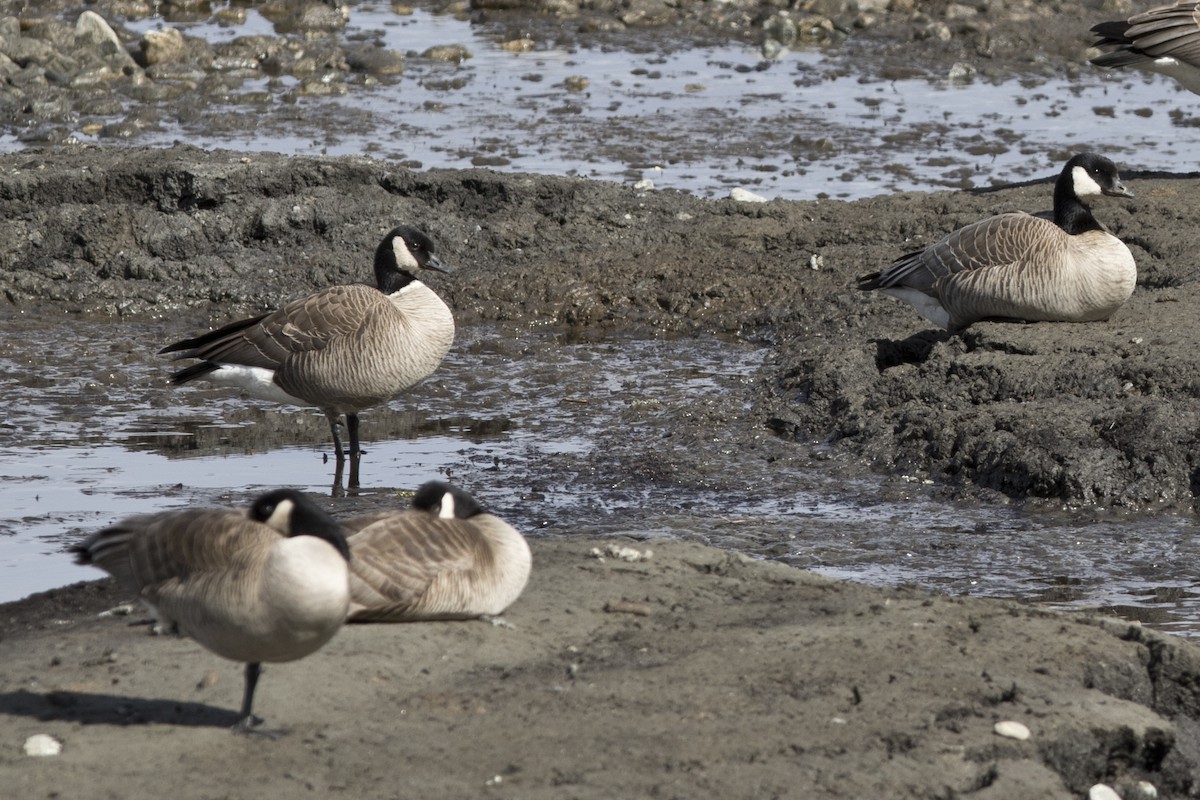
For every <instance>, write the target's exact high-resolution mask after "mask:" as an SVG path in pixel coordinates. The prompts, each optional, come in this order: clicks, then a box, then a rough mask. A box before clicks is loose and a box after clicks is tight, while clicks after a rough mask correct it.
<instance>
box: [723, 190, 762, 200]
mask: <svg viewBox="0 0 1200 800" xmlns="http://www.w3.org/2000/svg"><path fill="white" fill-rule="evenodd" d="M729 199H730V200H736V201H737V202H739V203H767V202H770V201H769V200H767V198H765V197H763V196H762V195H761V194H755V193H754V192H748V191H746V190H745V189H730V190H729Z"/></svg>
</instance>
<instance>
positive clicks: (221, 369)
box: [159, 227, 454, 491]
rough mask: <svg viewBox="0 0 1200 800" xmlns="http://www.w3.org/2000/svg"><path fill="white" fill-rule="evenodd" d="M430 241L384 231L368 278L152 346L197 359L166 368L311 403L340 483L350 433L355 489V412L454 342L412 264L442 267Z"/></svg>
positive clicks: (406, 231)
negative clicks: (325, 428)
mask: <svg viewBox="0 0 1200 800" xmlns="http://www.w3.org/2000/svg"><path fill="white" fill-rule="evenodd" d="M433 251H434V246H433V242H432V241H430V239H429V237H427V236H426V235H425V234H423V233H421V232H420V231H418V230H415V229H413V228H406V227H399V228H395V229H394V230H392V231H391V232H390V233H388V235H387V236H385V237H384V238H383V241H382V242H380V243H379V247H378V248H376V250H375V286H374V287H371V286H367V285H365V284H353V285H350V286H331V287H329V288H328V289H322V290H321V291H319V292H316V293H315V294H311V295H309V296H308V297H304V298H301V299H299V300H293V301H292V302H290V303H288V304H287V305H285V306H284V307H283V308H281V309H279V310H278V311H276V312H274V313H271V314H264V315H262V316H259V317H253V318H251V319H245V320H241V321H239V322H234V323H232V324H230V325H226V326H225V327H223V328H219V329H218V330H215V331H211V332H209V333H205V334H202V335H200V336H197V337H195V338H192V339H184V340H183V341H180V342H175V343H174V344H170V345H167V346H166V347H164V348H163V349H162V350H161V351H159V352H160V353H178V355H177V356H176V358H177V359H180V358H197V359H200V363H199V364H194V365H192V366H190V367H188V368H187V369H184V370H181V371H179V372H177V373H175V374H174V375H172V376H171V383H174V384H183V383H187V382H188V381H191V380H195V379H197V378H203V379H205V380H209V381H212V382H214V383H218V384H222V385H225V386H235V387H238V388H240V389H242V390H244V391H245V392H246V393H247V394H249V395H251V396H253V397H257V398H260V399H264V400H273V401H275V402H279V403H289V404H291V405H296V406H316V407H317V408H319V409H321V410H322V411H323V412H324V413H325V417H326V418H327V419H328V420H329V429H330V431H331V432H332V434H333V448H334V456H335V458H336V459H337V481H336V484H337V486H335V491H337V490H338V489H340V484H341V474H342V468H343V466H344V464H345V455H344V454H343V452H342V440H341V437H340V436H339V434H338V426H339V424H340V418H341V417H342V416H343V415H344V416H345V417H346V428H347V430H348V432H349V436H350V478H349V481H348V486H349V488H351V489H356V488H358V485H359V480H358V471H359V456H360V449H359V443H358V412H360V411H362V410H363V409H365V408H370V407H371V406H376V405H379V404H380V403H385V402H387V401H388V400H390V399H392V398H393V397H395V396H396V395H397V394H399V393H400V392H402V391H404V390H405V389H408V388H409V387H411V386H413V385H414V384H416V383H418V382H419V381H421V380H423V379H424V378H426V377H427V376H429V375H430V374H431V373H432V372H433V371H434V370H435V369H437V367H438V365H439V364H441V363H442V359H443V358H445V356H446V353H447V352H449V350H450V345H451V343H452V342H453V341H454V317H453V315H452V314H451V313H450V309H449V307H447V305H446V304H445V303H444V302H443V301H442V299H441V298H440V297H438V296H437V295H436V294H435V293H434V292H433V291H432V290H431V289H430V288H429V287H428V286H426V285H425V284H424V283H422V282H421V281H419V280H417V277H416V273H417V272H418V271H419V270H423V269H428V270H434V271H436V272H445V270H444V269H443V268H442V264H441V262H440V261H439V260H438V258H437V256H435V255H434V253H433Z"/></svg>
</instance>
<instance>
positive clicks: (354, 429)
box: [346, 414, 362, 489]
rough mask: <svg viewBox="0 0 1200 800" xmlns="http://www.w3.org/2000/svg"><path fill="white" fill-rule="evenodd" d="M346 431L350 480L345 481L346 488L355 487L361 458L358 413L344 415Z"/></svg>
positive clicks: (356, 486)
mask: <svg viewBox="0 0 1200 800" xmlns="http://www.w3.org/2000/svg"><path fill="white" fill-rule="evenodd" d="M346 431H347V432H348V433H349V434H350V480H348V481H347V482H346V488H347V489H357V488H358V464H359V461H360V460H361V458H362V450H361V449H360V448H359V446H358V414H347V415H346Z"/></svg>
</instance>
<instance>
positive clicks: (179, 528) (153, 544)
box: [71, 489, 350, 731]
mask: <svg viewBox="0 0 1200 800" xmlns="http://www.w3.org/2000/svg"><path fill="white" fill-rule="evenodd" d="M281 532H282V533H281ZM71 552H73V553H75V556H76V558H75V560H76V563H78V564H90V565H92V566H96V567H100V568H101V569H103V570H105V571H106V572H108V573H109V574H110V575H112V576H113V577H114V578H116V580H117V582H118V583H119V584H120V585H121V587H122V588H123V589H125V590H126V591H129V592H133V593H135V594H136V595H137V596H138V598H139V599H141V600H142V602H144V603H145V604H146V605H147V606H149V607H150V610H151V612H152V613H153V614H154V615H155V616H156V617H157V618H158V622H159V625H158V627H159V628H160V629H172V628H174V629H178V630H179V632H181V633H183V634H186V635H187V636H190V637H191V638H192V639H195V640H196V641H197V642H199V643H200V644H201V645H203V646H204V647H206V648H208V649H209V650H211V651H213V652H214V653H216V654H217V655H219V656H222V657H224V658H228V659H231V660H233V661H242V662H245V664H246V675H245V691H244V694H243V696H242V709H241V712H240V720H239V722H238V724H237V726H235V730H239V731H247V730H249V729H250V728H251V727H252V726H254V725H257V724H259V723H261V721H262V720H260V719H258V718H257V717H255V716H254V715H253V712H252V706H253V703H254V688H255V686H256V685H257V683H258V676H259V674H260V673H261V671H262V668H261V664H262V662H264V661H270V662H277V661H294V660H295V659H298V658H303V657H304V656H306V655H308V654H310V653H313V652H315V651H316V650H318V649H319V648H320V647H321V646H322V645H324V644H325V643H326V642H328V641H329V640H330V639H331V638H333V635H334V634H335V633H337V631H338V628H340V627H341V626H342V623H343V622H344V621H345V619H346V612H347V610H348V608H349V603H350V590H349V570H348V567H347V561H348V560H349V558H350V551H349V548H348V546H347V544H346V538H345V536H344V535H343V534H342V531H341V528H339V527H338V525H337V523H336V522H334V521H333V520H332V519H331V518H330V517H329V515H327V514H326V513H325V512H324V511H322V510H321V509H320V508H318V507H317V506H316V504H315V503H313V501H312V500H310V499H309V498H308V497H306V496H305V495H304V494H302V493H301V492H297V491H294V490H290V489H281V490H278V491H274V492H270V493H268V494H264V495H262V496H261V497H259V498H258V499H257V500H255V502H254V504H253V505H252V506H251V507H250V509H249V510H248V511H247V512H246V513H244V514H243V513H241V512H239V511H234V510H230V509H188V510H184V511H164V512H160V513H157V514H147V515H143V516H138V517H132V518H130V519H127V520H125V521H124V522H120V523H117V524H116V525H113V526H111V527H108V528H104V529H103V530H101V531H98V532H97V533H95V534H93V535H92V536H91V537H89V538H88V539H86V540H85V541H83V542H82V543H80V544H77V545H75V546H74V547H72V548H71Z"/></svg>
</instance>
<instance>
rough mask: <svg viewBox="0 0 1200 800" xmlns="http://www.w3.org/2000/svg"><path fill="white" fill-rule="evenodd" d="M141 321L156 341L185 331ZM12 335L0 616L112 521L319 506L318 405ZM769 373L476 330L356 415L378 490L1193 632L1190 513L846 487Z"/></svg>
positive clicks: (543, 526) (122, 330)
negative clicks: (430, 372) (933, 497)
mask: <svg viewBox="0 0 1200 800" xmlns="http://www.w3.org/2000/svg"><path fill="white" fill-rule="evenodd" d="M137 324H138V325H139V326H141V327H142V328H143V330H142V331H141V332H140V333H139V338H142V339H143V340H145V341H164V340H166V339H169V338H170V333H172V330H171V325H172V323H165V322H159V323H137ZM0 334H2V335H0V391H3V392H4V393H5V396H6V397H7V398H9V403H8V405H7V407H6V410H5V411H4V416H3V418H0V458H2V461H0V464H2V466H0V508H3V512H0V601H3V600H12V599H16V598H18V597H21V596H24V595H26V594H28V593H30V592H33V591H38V590H42V589H47V588H51V587H53V586H57V585H62V584H64V583H69V582H73V581H76V580H81V579H84V578H86V577H88V576H89V573H88V572H87V571H85V570H80V569H79V568H78V567H75V566H74V565H73V564H72V563H71V561H70V558H69V557H68V556H67V555H66V554H65V553H64V552H63V551H64V549H65V547H66V545H67V544H69V543H71V542H74V541H76V540H78V538H79V537H81V536H82V535H83V534H84V533H85V532H89V531H91V530H94V529H95V528H97V527H100V526H102V525H105V524H108V523H110V522H112V521H114V520H116V519H118V518H121V517H124V516H128V515H130V514H134V513H141V512H149V511H153V510H158V509H164V508H175V507H181V506H185V505H193V504H222V505H229V504H236V503H239V502H241V501H242V500H244V499H245V497H246V496H248V495H249V494H253V493H257V492H258V491H261V490H262V489H263V488H266V487H273V486H281V485H289V486H297V487H300V488H303V489H308V490H311V491H316V492H323V493H324V492H328V490H329V484H328V479H329V476H330V474H331V464H329V463H326V456H327V455H328V452H327V451H328V447H329V445H328V442H327V438H328V428H327V425H326V422H325V419H324V417H323V416H322V415H321V414H320V413H319V412H317V411H315V410H313V409H282V408H280V407H279V406H275V405H273V404H269V403H264V404H256V403H254V402H247V401H245V400H243V399H241V398H238V397H236V396H235V395H234V394H233V393H232V392H229V391H227V390H221V389H191V390H189V389H175V388H172V387H169V386H167V385H166V383H165V375H166V374H167V373H168V372H169V371H170V368H169V366H168V365H166V364H163V363H158V362H156V361H155V360H154V358H153V356H151V355H150V354H146V353H141V352H138V351H137V350H136V349H135V347H134V345H133V344H131V343H130V337H129V331H128V325H127V323H122V324H121V325H119V326H118V325H114V324H113V323H112V321H111V320H99V321H89V320H85V319H74V318H64V319H57V320H54V319H43V318H38V317H36V315H30V316H28V317H27V316H10V317H9V318H4V317H3V316H0ZM80 342H86V343H88V344H87V345H86V347H87V349H88V357H87V358H86V359H81V358H79V357H78V349H79V345H78V343H80ZM763 357H764V352H763V351H762V350H759V349H756V348H753V347H750V346H747V345H745V344H738V343H734V342H726V341H719V340H716V339H703V338H688V339H685V340H655V341H638V340H630V339H626V338H621V337H609V338H600V339H594V340H593V339H587V338H566V337H563V336H560V335H559V334H557V333H555V332H551V331H545V330H542V331H533V332H530V331H525V330H512V329H501V328H497V327H476V328H472V329H467V330H463V331H461V332H460V338H459V341H458V342H457V343H456V344H455V347H454V349H453V350H452V351H451V354H450V356H449V357H448V358H447V360H446V362H445V364H444V365H443V367H442V369H441V370H439V372H438V373H437V374H436V375H435V376H434V377H433V378H432V379H430V380H427V381H426V382H425V383H423V384H421V385H419V386H418V387H416V388H415V389H414V390H413V391H412V392H410V393H407V394H406V395H405V396H404V397H403V398H402V399H401V400H398V401H394V402H393V403H392V404H390V406H388V407H384V408H377V409H372V410H370V411H368V412H366V413H365V414H364V415H363V421H362V424H363V442H364V447H365V448H366V451H367V453H366V456H365V457H364V461H363V479H364V484H365V490H366V492H368V493H374V494H377V495H387V494H390V493H392V492H394V491H395V490H396V489H411V488H414V487H416V486H417V485H419V484H420V483H422V482H424V481H425V480H428V479H430V478H431V477H435V476H442V477H446V478H449V479H450V480H454V481H457V482H460V483H462V484H463V485H464V486H466V487H467V488H469V489H470V491H471V492H472V493H473V494H475V495H476V496H478V497H479V498H480V500H481V501H482V502H483V503H484V504H485V505H487V506H489V507H491V508H492V509H494V510H496V511H497V512H498V513H499V514H500V515H501V516H503V517H505V518H506V519H509V520H511V521H512V522H513V523H514V524H515V525H517V527H519V528H521V529H522V530H525V531H527V532H529V533H531V534H533V535H544V536H570V535H577V534H599V535H606V534H625V535H631V536H636V537H639V538H648V537H656V536H673V537H681V538H688V539H694V540H698V541H702V542H705V543H708V544H712V545H714V546H718V547H723V548H727V549H734V550H739V551H742V552H747V553H750V554H753V555H757V556H761V557H764V558H773V559H778V560H781V561H784V562H787V563H790V564H794V565H796V566H798V567H803V568H807V569H812V570H815V571H818V572H821V573H823V574H826V575H830V576H834V577H839V578H846V579H851V580H856V581H862V582H866V583H870V584H875V585H896V584H901V583H916V584H919V585H922V586H926V587H929V588H931V589H937V590H940V591H944V592H947V593H949V594H969V595H983V596H993V597H1018V598H1025V599H1029V600H1033V601H1036V602H1039V603H1043V604H1046V605H1049V606H1053V607H1071V608H1080V607H1085V608H1095V609H1099V610H1100V611H1103V612H1104V613H1115V614H1119V615H1120V616H1122V617H1124V618H1127V619H1140V620H1143V621H1146V622H1147V623H1149V624H1153V625H1155V626H1157V627H1162V628H1167V629H1170V630H1174V631H1179V632H1183V633H1188V634H1191V633H1197V632H1200V599H1198V595H1200V589H1198V588H1197V586H1196V583H1195V580H1194V577H1193V574H1192V570H1191V568H1190V565H1192V564H1194V563H1196V562H1197V560H1200V537H1198V536H1197V533H1198V532H1200V527H1198V526H1197V525H1196V523H1195V522H1194V521H1193V520H1192V519H1191V518H1185V517H1164V518H1140V517H1133V516H1129V517H1124V516H1119V515H1103V514H1090V513H1084V512H1074V513H1060V514H1053V513H1047V512H1038V513H1037V514H1032V513H1029V512H1026V511H1024V510H1022V509H1020V508H1017V507H996V506H984V507H975V506H955V505H949V504H946V503H939V502H933V501H930V500H927V499H923V498H922V497H921V495H920V493H919V491H910V489H914V488H915V489H917V490H920V488H921V487H920V486H919V485H916V484H911V483H909V482H908V481H907V480H906V479H904V478H903V477H894V478H887V477H878V478H874V479H870V480H861V479H856V480H846V479H844V478H842V477H840V476H839V475H838V472H837V470H838V463H837V460H836V458H835V459H832V460H831V459H829V456H828V453H827V452H825V451H822V449H821V448H812V449H810V448H806V447H804V446H802V445H797V444H795V443H791V442H784V441H781V440H779V439H777V438H775V437H774V436H772V435H770V434H769V433H767V432H766V430H765V429H764V428H763V427H762V426H761V425H757V424H755V423H754V422H753V421H752V412H753V409H752V405H753V399H754V397H755V394H756V392H757V391H759V388H758V385H757V381H758V379H759V378H758V369H759V366H760V364H761V362H762V359H763ZM397 502H398V503H399V502H402V501H400V500H399V499H397ZM97 577H98V574H97Z"/></svg>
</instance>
